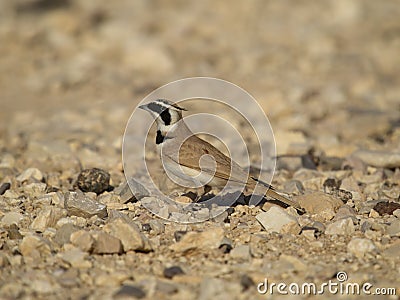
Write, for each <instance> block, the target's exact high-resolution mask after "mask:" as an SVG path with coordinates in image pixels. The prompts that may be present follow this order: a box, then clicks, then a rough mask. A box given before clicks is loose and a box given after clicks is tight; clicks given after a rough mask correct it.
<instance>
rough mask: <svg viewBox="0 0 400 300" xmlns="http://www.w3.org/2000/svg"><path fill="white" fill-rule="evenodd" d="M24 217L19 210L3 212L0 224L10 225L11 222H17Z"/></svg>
mask: <svg viewBox="0 0 400 300" xmlns="http://www.w3.org/2000/svg"><path fill="white" fill-rule="evenodd" d="M23 218H24V216H23V215H22V214H20V213H19V212H13V211H11V212H8V213H5V214H4V216H3V218H2V219H1V221H0V224H2V225H5V226H10V225H11V224H17V225H18V224H19V222H21V220H22V219H23Z"/></svg>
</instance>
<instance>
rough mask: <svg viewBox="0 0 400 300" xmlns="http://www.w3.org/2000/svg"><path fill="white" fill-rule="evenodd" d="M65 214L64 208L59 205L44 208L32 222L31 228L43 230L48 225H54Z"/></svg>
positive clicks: (38, 230)
mask: <svg viewBox="0 0 400 300" xmlns="http://www.w3.org/2000/svg"><path fill="white" fill-rule="evenodd" d="M63 216H65V212H64V210H63V209H61V208H58V207H53V206H50V207H47V208H44V209H42V210H41V211H40V212H39V214H38V216H37V217H36V218H35V220H33V222H32V223H31V226H30V227H31V228H32V229H33V230H35V231H37V232H43V231H45V230H46V229H47V228H48V227H54V226H55V225H56V223H57V221H58V220H60V219H61V218H62V217H63Z"/></svg>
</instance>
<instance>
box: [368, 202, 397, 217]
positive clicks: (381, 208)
mask: <svg viewBox="0 0 400 300" xmlns="http://www.w3.org/2000/svg"><path fill="white" fill-rule="evenodd" d="M396 209H400V203H397V202H387V201H381V202H379V203H377V204H376V205H375V206H374V210H375V211H376V212H378V213H379V214H380V215H381V216H383V215H392V214H393V212H394V211H395V210H396Z"/></svg>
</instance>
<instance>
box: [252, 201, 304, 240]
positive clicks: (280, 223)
mask: <svg viewBox="0 0 400 300" xmlns="http://www.w3.org/2000/svg"><path fill="white" fill-rule="evenodd" d="M256 219H257V221H258V222H259V223H260V224H261V226H262V227H264V229H265V230H266V231H270V232H278V233H280V232H283V231H285V227H286V228H289V227H291V229H292V230H293V232H292V233H293V234H298V233H299V232H300V230H301V228H300V226H299V224H298V221H297V219H296V218H295V217H294V216H292V215H289V214H288V213H287V212H286V210H284V209H283V208H280V207H277V206H273V207H271V208H270V209H269V210H268V211H266V212H262V213H260V214H258V215H257V216H256ZM293 226H294V227H293ZM292 227H293V228H292ZM296 231H297V233H296Z"/></svg>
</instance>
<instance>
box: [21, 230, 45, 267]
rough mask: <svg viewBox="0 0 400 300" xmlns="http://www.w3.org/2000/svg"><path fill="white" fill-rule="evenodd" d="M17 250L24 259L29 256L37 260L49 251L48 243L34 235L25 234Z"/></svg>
mask: <svg viewBox="0 0 400 300" xmlns="http://www.w3.org/2000/svg"><path fill="white" fill-rule="evenodd" d="M19 250H20V251H21V254H22V256H23V257H24V258H25V259H26V258H31V259H33V260H37V261H39V260H40V258H41V257H46V256H48V255H50V253H51V250H50V243H49V242H48V241H47V240H45V239H43V238H41V237H39V236H36V235H27V236H25V237H24V238H23V239H22V241H21V244H20V245H19Z"/></svg>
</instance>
